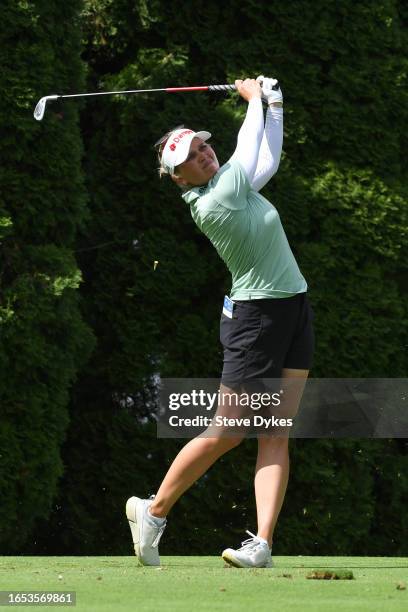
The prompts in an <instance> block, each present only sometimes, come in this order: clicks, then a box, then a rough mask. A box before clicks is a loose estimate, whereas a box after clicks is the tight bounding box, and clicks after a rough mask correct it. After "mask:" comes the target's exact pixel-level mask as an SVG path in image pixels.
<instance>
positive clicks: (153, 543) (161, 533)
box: [149, 495, 167, 548]
mask: <svg viewBox="0 0 408 612" xmlns="http://www.w3.org/2000/svg"><path fill="white" fill-rule="evenodd" d="M155 497H156V496H155V495H150V497H149V499H154V498H155ZM166 524H167V521H164V523H163V525H162V526H161V527H157V530H158V531H157V535H156V537H155V538H154V540H153V542H152V548H155V547H156V546H158V545H159V542H160V538H161V537H162V535H163V531H164V530H165V527H166Z"/></svg>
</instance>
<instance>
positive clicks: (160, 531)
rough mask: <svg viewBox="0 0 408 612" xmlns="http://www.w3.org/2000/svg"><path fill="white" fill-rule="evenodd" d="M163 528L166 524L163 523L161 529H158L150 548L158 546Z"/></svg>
mask: <svg viewBox="0 0 408 612" xmlns="http://www.w3.org/2000/svg"><path fill="white" fill-rule="evenodd" d="M165 527H166V523H164V525H162V526H161V527H159V528H158V532H157V536H156V537H155V538H154V540H153V542H152V548H155V547H156V546H158V545H159V542H160V538H161V537H162V535H163V531H164V529H165Z"/></svg>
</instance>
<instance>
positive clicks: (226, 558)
mask: <svg viewBox="0 0 408 612" xmlns="http://www.w3.org/2000/svg"><path fill="white" fill-rule="evenodd" d="M222 558H223V559H224V561H225V562H226V563H228V565H232V567H238V568H240V569H241V568H242V569H257V568H260V569H267V568H271V567H273V562H272V561H271V562H270V564H269V563H268V564H267V565H260V566H257V565H242V563H240V562H239V561H238V559H235V557H233V556H232V555H230V554H229V553H222Z"/></svg>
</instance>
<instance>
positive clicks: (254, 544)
mask: <svg viewBox="0 0 408 612" xmlns="http://www.w3.org/2000/svg"><path fill="white" fill-rule="evenodd" d="M245 533H247V534H248V535H250V536H251V537H250V538H248V539H247V540H244V541H243V542H241V548H239V549H238V550H245V551H247V552H250V553H253V552H255V550H256V549H257V548H258V546H261V545H262V544H263V541H262V540H260V539H259V538H258V536H256V535H255V534H253V533H251V532H250V531H248V529H246V530H245Z"/></svg>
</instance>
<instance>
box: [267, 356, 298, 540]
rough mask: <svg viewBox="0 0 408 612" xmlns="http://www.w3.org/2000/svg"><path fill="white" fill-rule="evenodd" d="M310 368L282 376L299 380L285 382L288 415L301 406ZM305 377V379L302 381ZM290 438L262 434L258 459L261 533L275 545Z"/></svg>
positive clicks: (286, 412)
mask: <svg viewBox="0 0 408 612" xmlns="http://www.w3.org/2000/svg"><path fill="white" fill-rule="evenodd" d="M308 374H309V370H295V369H289V368H285V369H284V370H283V371H282V379H285V378H286V379H288V380H287V381H286V382H287V383H290V380H289V379H295V380H294V384H293V387H292V388H291V387H290V384H289V385H285V381H284V380H283V381H282V382H283V387H284V388H285V394H286V399H285V406H284V407H283V411H284V414H283V415H282V416H285V417H293V416H294V415H295V414H296V412H297V410H298V407H299V403H300V400H301V398H302V393H303V388H304V385H305V384H306V379H307V377H308ZM302 379H304V381H302ZM288 442H289V441H288V438H287V437H281V438H278V437H259V438H258V458H257V462H256V468H255V498H256V509H257V517H258V535H259V536H260V537H261V538H264V539H265V540H267V541H268V543H269V547H270V548H271V547H272V537H273V532H274V529H275V525H276V522H277V520H278V516H279V512H280V510H281V508H282V504H283V500H284V497H285V493H286V487H287V484H288V478H289V449H288Z"/></svg>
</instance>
